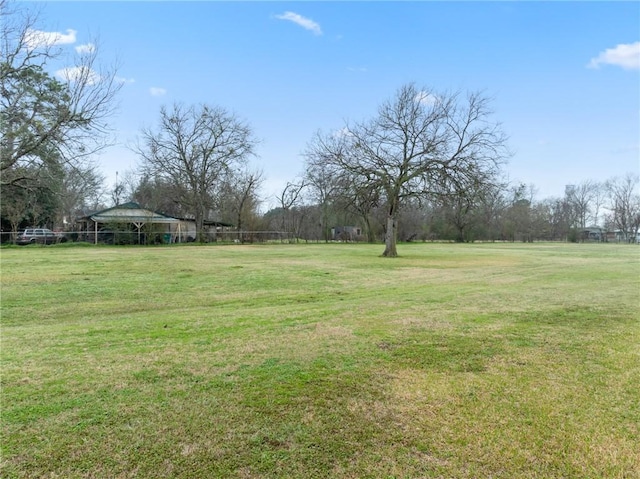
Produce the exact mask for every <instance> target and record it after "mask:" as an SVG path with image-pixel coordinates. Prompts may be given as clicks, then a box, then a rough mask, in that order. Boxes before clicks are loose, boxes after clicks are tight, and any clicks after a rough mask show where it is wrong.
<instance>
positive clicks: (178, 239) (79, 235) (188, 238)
mask: <svg viewBox="0 0 640 479" xmlns="http://www.w3.org/2000/svg"><path fill="white" fill-rule="evenodd" d="M18 234H20V232H18V233H17V234H14V233H12V232H7V231H3V232H0V241H1V242H2V243H3V244H11V243H15V240H16V237H17V235H18ZM56 235H57V237H58V238H57V241H56V242H57V243H79V242H84V243H91V244H110V245H158V244H173V243H194V242H196V239H197V238H196V237H195V236H194V235H189V234H184V233H183V234H180V235H177V234H175V233H163V232H146V231H140V232H138V231H130V230H112V229H108V230H101V231H98V233H97V238H96V233H95V231H67V232H57V233H56ZM299 241H306V240H301V239H299V238H298V239H297V238H296V237H295V235H294V234H293V233H291V232H288V231H215V232H213V231H209V232H206V233H205V234H204V235H203V242H204V243H229V244H252V243H295V242H299Z"/></svg>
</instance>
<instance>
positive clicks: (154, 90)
mask: <svg viewBox="0 0 640 479" xmlns="http://www.w3.org/2000/svg"><path fill="white" fill-rule="evenodd" d="M149 93H151V96H164V95H166V94H167V90H165V89H164V88H160V87H157V86H152V87H151V88H149Z"/></svg>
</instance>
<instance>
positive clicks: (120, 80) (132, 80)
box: [114, 76, 136, 84]
mask: <svg viewBox="0 0 640 479" xmlns="http://www.w3.org/2000/svg"><path fill="white" fill-rule="evenodd" d="M114 80H115V81H116V82H118V83H126V84H129V83H135V82H136V80H135V78H125V77H119V76H116V77H114Z"/></svg>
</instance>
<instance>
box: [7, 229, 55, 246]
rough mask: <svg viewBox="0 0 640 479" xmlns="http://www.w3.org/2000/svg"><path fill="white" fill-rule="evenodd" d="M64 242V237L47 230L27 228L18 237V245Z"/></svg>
mask: <svg viewBox="0 0 640 479" xmlns="http://www.w3.org/2000/svg"><path fill="white" fill-rule="evenodd" d="M60 242H62V237H61V236H59V235H57V234H56V233H54V232H53V231H51V230H50V229H47V228H27V229H26V230H24V231H23V232H22V233H20V234H19V235H18V238H17V239H16V243H17V244H19V245H27V244H35V243H39V244H54V243H60Z"/></svg>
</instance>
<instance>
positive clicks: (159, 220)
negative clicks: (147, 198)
mask: <svg viewBox="0 0 640 479" xmlns="http://www.w3.org/2000/svg"><path fill="white" fill-rule="evenodd" d="M79 221H80V222H81V223H85V228H84V229H85V231H86V232H87V233H88V232H89V231H90V229H89V228H90V226H91V229H92V230H93V234H94V244H98V231H99V229H98V225H101V224H102V225H103V224H109V223H112V224H113V223H121V224H122V223H129V224H132V225H133V226H135V228H136V230H137V232H138V243H140V234H141V232H140V230H141V229H142V227H143V226H144V225H145V224H164V225H167V226H168V229H169V232H170V233H171V234H172V236H174V237H175V238H176V240H177V241H181V240H182V238H181V236H182V232H181V227H180V225H181V221H180V220H179V219H177V218H173V217H171V216H167V215H163V214H162V213H158V212H156V211H151V210H148V209H146V208H143V207H141V206H140V205H139V204H138V203H134V202H129V203H124V204H122V205H117V206H114V207H112V208H107V209H106V210H102V211H97V212H95V213H92V214H90V215H87V216H85V217H84V218H80V220H79ZM90 223H93V224H90ZM172 226H174V228H175V229H174V228H172Z"/></svg>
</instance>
